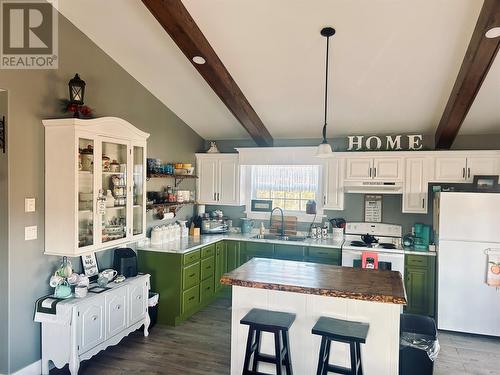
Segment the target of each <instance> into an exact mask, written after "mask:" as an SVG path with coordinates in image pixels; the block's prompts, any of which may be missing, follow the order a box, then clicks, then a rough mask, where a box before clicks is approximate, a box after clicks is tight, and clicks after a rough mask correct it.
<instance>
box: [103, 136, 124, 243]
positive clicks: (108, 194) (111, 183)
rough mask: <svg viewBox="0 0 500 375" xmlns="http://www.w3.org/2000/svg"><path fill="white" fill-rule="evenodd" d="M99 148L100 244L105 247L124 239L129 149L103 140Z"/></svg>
mask: <svg viewBox="0 0 500 375" xmlns="http://www.w3.org/2000/svg"><path fill="white" fill-rule="evenodd" d="M101 146H102V159H101V160H100V162H101V168H100V170H101V174H102V179H101V181H102V186H101V190H100V191H99V197H98V206H100V207H101V209H100V212H99V217H100V218H101V232H102V234H101V236H102V237H101V242H102V243H106V242H110V241H115V240H119V239H120V238H125V237H126V236H127V225H128V223H127V169H128V158H127V151H128V145H127V144H126V143H117V142H114V141H107V140H105V141H103V142H102V144H101ZM99 203H100V204H99Z"/></svg>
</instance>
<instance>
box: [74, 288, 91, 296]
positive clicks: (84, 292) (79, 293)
mask: <svg viewBox="0 0 500 375" xmlns="http://www.w3.org/2000/svg"><path fill="white" fill-rule="evenodd" d="M87 292H88V289H87V287H86V286H83V285H77V286H76V287H75V297H76V298H84V297H85V296H86V295H87Z"/></svg>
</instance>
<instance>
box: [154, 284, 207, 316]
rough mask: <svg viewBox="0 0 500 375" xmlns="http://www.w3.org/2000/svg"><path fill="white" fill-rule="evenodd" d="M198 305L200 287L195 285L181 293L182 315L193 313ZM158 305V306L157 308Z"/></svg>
mask: <svg viewBox="0 0 500 375" xmlns="http://www.w3.org/2000/svg"><path fill="white" fill-rule="evenodd" d="M199 304H200V286H199V285H196V286H193V287H192V288H190V289H188V290H185V291H183V292H182V311H181V313H182V314H186V313H189V312H191V311H194V310H195V309H196V308H197V307H198V305H199ZM159 306H160V305H158V307H159Z"/></svg>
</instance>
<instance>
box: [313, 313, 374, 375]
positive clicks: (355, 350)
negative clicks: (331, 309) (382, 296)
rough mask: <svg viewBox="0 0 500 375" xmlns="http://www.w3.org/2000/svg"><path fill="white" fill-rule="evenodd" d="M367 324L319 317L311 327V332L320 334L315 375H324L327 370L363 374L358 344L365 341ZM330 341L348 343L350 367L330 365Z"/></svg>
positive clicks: (337, 372)
mask: <svg viewBox="0 0 500 375" xmlns="http://www.w3.org/2000/svg"><path fill="white" fill-rule="evenodd" d="M368 328H369V325H368V324H367V323H359V322H352V321H349V320H340V319H334V318H325V317H321V318H319V320H318V321H317V322H316V324H315V325H314V327H313V329H312V333H313V334H315V335H319V336H321V348H320V350H319V359H318V369H317V371H316V375H326V374H328V373H329V372H333V373H336V374H347V375H363V366H362V364H361V348H360V344H364V343H365V342H366V336H367V334H368ZM332 341H337V342H343V343H346V344H349V346H350V351H351V368H346V367H341V366H336V365H331V364H330V363H329V361H330V345H331V342H332Z"/></svg>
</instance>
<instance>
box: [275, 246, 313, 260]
mask: <svg viewBox="0 0 500 375" xmlns="http://www.w3.org/2000/svg"><path fill="white" fill-rule="evenodd" d="M305 254H306V248H305V247H303V246H296V245H274V257H275V258H276V259H283V260H298V261H302V260H304V256H305Z"/></svg>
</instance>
